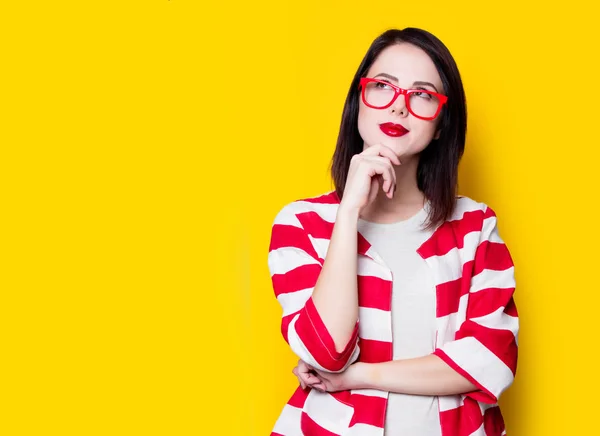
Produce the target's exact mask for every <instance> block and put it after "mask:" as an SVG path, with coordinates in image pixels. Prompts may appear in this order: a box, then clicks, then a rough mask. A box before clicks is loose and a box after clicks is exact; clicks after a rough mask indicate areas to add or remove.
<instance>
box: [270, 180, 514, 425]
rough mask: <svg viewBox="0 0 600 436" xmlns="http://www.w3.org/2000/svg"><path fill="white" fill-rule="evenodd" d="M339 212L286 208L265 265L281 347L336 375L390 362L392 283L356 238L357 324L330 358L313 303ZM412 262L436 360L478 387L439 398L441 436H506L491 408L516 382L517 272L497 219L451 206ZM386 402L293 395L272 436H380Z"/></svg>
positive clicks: (332, 196) (361, 393) (308, 204)
mask: <svg viewBox="0 0 600 436" xmlns="http://www.w3.org/2000/svg"><path fill="white" fill-rule="evenodd" d="M339 203H340V199H339V197H338V196H337V194H336V193H335V191H332V192H329V193H326V194H323V195H321V196H318V197H312V198H307V199H303V200H298V201H294V202H292V203H290V204H287V205H286V206H285V207H283V208H282V209H281V211H280V212H279V213H278V214H277V216H276V218H275V220H274V223H273V227H272V234H271V241H270V247H269V256H268V265H269V270H270V273H271V277H272V283H273V288H274V291H275V295H276V296H277V300H278V301H279V303H280V304H281V306H282V308H283V318H282V323H281V332H282V333H283V337H284V338H285V340H286V341H287V342H288V344H289V345H290V347H291V349H292V350H293V352H294V353H295V354H296V355H297V356H298V357H299V358H300V359H302V360H304V361H305V362H307V363H308V364H310V365H312V366H314V367H316V368H319V369H321V370H324V371H329V372H341V371H343V370H345V369H346V368H347V367H348V366H349V365H351V364H352V363H354V362H355V361H357V360H359V361H361V362H371V363H375V362H386V361H389V360H392V323H391V296H392V273H391V271H390V270H389V269H388V268H387V267H386V266H385V264H384V263H383V261H382V260H381V258H380V256H379V255H378V254H377V253H376V252H375V251H374V250H373V248H372V247H371V245H370V244H369V242H368V241H367V240H366V239H365V238H364V236H363V235H361V234H360V232H358V234H357V237H358V250H357V251H358V253H357V257H358V277H357V279H358V298H359V320H358V322H357V325H356V327H355V330H354V334H353V336H352V338H351V340H350V341H349V343H348V345H347V346H346V348H345V349H344V350H343V351H341V352H338V351H336V349H335V346H334V342H333V339H332V338H331V336H330V334H329V332H328V331H327V328H326V326H325V325H324V323H323V321H322V319H321V318H320V316H319V313H318V312H317V310H316V308H315V305H314V303H313V301H312V298H311V294H312V290H313V289H314V286H315V284H316V281H317V278H318V276H319V272H320V271H321V268H322V265H323V262H324V259H325V256H326V253H327V248H328V244H329V241H330V239H331V234H332V231H333V225H334V222H335V217H336V213H337V209H338V207H339ZM417 252H418V254H419V255H420V256H421V257H422V258H423V259H424V260H425V261H426V263H427V264H428V265H429V266H430V268H431V274H432V275H433V277H434V280H435V283H436V347H435V351H434V354H436V355H437V356H439V357H440V358H441V359H443V360H444V362H446V363H447V364H448V365H450V366H451V367H452V368H454V370H456V371H457V372H459V373H460V374H462V375H463V376H465V377H466V378H467V379H469V380H470V381H471V382H472V383H473V384H474V385H475V386H477V387H478V390H477V391H475V392H472V393H468V394H464V395H451V396H440V397H439V410H440V424H441V433H442V435H443V436H469V435H471V436H501V435H504V434H506V432H505V429H504V420H503V418H502V414H501V412H500V409H499V407H498V403H497V402H498V397H499V396H500V394H501V393H502V392H503V391H504V390H505V389H506V388H508V387H509V386H510V385H511V383H512V382H513V379H514V376H515V373H516V368H517V335H518V330H519V320H518V315H517V309H516V307H515V303H514V300H513V293H514V290H515V279H514V266H513V262H512V259H511V256H510V254H509V251H508V249H507V247H506V245H505V244H504V242H503V240H502V239H501V238H500V236H499V235H498V228H497V222H496V215H495V213H494V211H493V210H492V209H490V208H489V207H488V206H487V205H485V204H483V203H478V202H475V201H474V200H472V199H470V198H468V197H464V196H459V197H457V200H456V208H455V211H454V213H453V215H452V217H451V218H450V219H448V220H447V221H446V222H444V223H443V224H442V225H441V226H438V227H437V228H436V229H435V231H434V232H433V234H432V236H431V237H430V238H429V239H427V240H426V241H425V242H424V243H423V244H422V245H421V246H420V247H419V248H418V250H417ZM387 396H388V392H383V391H378V390H371V389H360V390H352V391H342V392H335V393H321V392H318V391H317V390H314V389H310V388H306V390H303V389H302V388H300V387H298V388H297V390H296V391H295V393H294V394H293V395H292V397H291V398H290V400H289V401H288V403H287V404H286V405H285V406H284V408H283V411H282V413H281V415H280V416H279V419H278V420H277V422H276V424H275V427H274V428H273V432H272V433H271V435H272V436H277V435H283V436H302V435H306V436H336V435H338V436H342V435H343V436H381V435H383V429H384V420H385V411H386V404H387Z"/></svg>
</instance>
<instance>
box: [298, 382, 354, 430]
mask: <svg viewBox="0 0 600 436" xmlns="http://www.w3.org/2000/svg"><path fill="white" fill-rule="evenodd" d="M304 411H305V412H306V414H307V415H308V416H309V417H310V418H311V419H312V420H313V421H315V423H317V424H318V425H319V426H321V427H323V428H324V429H326V430H328V431H330V432H332V433H336V434H339V435H341V434H344V432H346V431H347V429H348V425H349V424H350V420H351V419H352V415H353V414H354V408H353V407H351V406H348V405H346V404H344V403H342V402H341V401H338V400H336V399H335V398H334V397H332V396H331V395H330V394H329V393H327V392H324V393H321V392H318V391H317V390H315V389H312V390H311V391H310V393H309V394H308V398H307V399H306V402H305V403H304Z"/></svg>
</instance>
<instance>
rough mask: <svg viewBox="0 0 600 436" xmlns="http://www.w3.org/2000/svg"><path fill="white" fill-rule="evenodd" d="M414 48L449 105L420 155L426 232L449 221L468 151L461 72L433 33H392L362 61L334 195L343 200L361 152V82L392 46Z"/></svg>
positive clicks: (335, 167) (341, 139)
mask: <svg viewBox="0 0 600 436" xmlns="http://www.w3.org/2000/svg"><path fill="white" fill-rule="evenodd" d="M403 42H406V43H410V44H412V45H415V46H417V47H419V48H420V49H422V50H423V51H424V52H425V53H427V54H428V55H429V57H430V58H431V60H432V61H433V63H434V64H435V67H436V69H437V71H438V74H439V75H440V78H441V79H442V84H443V87H444V93H445V95H447V96H448V103H446V105H444V108H443V109H442V112H441V113H440V115H439V116H440V117H441V118H440V121H439V124H438V129H439V130H441V132H440V136H439V138H438V139H434V140H432V141H431V142H430V143H429V144H428V146H427V147H426V148H425V149H424V150H423V151H422V152H421V156H420V159H419V165H418V168H417V186H418V187H419V189H420V190H421V191H422V192H423V193H424V194H425V196H426V197H427V199H428V200H429V201H430V203H431V210H430V214H429V218H428V225H427V227H429V228H433V227H435V226H437V225H440V224H442V223H443V222H444V221H445V220H446V219H448V218H449V217H450V215H451V214H452V212H453V210H454V206H455V204H456V195H457V192H458V163H459V161H460V158H461V157H462V155H463V152H464V149H465V138H466V133H467V107H466V101H465V92H464V89H463V84H462V80H461V78H460V73H459V71H458V67H457V66H456V63H455V61H454V58H453V57H452V55H451V54H450V51H449V50H448V48H447V47H446V46H445V45H444V44H443V43H442V42H441V41H440V40H439V39H438V38H437V37H436V36H434V35H432V34H431V33H429V32H427V31H425V30H422V29H417V28H411V27H408V28H405V29H402V30H399V29H389V30H387V31H385V32H384V33H382V34H381V35H380V36H378V37H377V39H375V40H374V41H373V43H372V44H371V46H370V47H369V49H368V51H367V53H366V55H365V57H364V58H363V60H362V62H361V64H360V66H359V67H358V70H357V71H356V74H355V75H354V79H353V80H352V83H351V84H350V90H349V91H348V95H347V97H346V102H345V104H344V110H343V112H342V121H341V125H340V132H339V135H338V139H337V145H336V149H335V152H334V154H333V159H332V162H331V175H332V178H333V182H334V185H335V191H336V193H337V195H338V197H339V198H340V199H341V198H342V195H343V192H344V186H345V185H346V178H347V177H348V170H349V168H350V160H351V159H352V156H354V155H355V154H358V153H361V152H362V151H363V142H364V141H363V139H362V138H361V136H360V134H359V132H358V108H359V103H360V102H359V98H360V90H359V86H358V85H359V81H360V78H361V77H365V76H366V74H367V72H368V71H369V68H370V67H371V66H372V65H373V63H374V62H375V59H376V58H377V56H378V55H379V54H380V53H381V52H382V51H383V50H384V49H385V48H387V47H389V46H391V45H393V44H399V43H403Z"/></svg>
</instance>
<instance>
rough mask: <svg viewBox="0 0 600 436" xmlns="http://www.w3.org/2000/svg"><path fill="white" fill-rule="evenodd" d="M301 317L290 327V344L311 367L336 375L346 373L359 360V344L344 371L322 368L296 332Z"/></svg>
mask: <svg viewBox="0 0 600 436" xmlns="http://www.w3.org/2000/svg"><path fill="white" fill-rule="evenodd" d="M299 317H300V314H298V315H296V316H295V317H294V318H293V319H292V321H291V322H290V324H289V326H288V342H289V343H290V348H291V349H292V351H293V352H294V353H295V354H296V356H298V358H300V359H302V360H304V361H305V362H306V363H308V364H309V365H311V366H313V367H314V368H316V369H319V370H321V371H325V372H336V373H339V372H343V371H345V370H346V368H348V367H349V366H350V365H352V364H353V363H354V362H356V361H357V360H358V355H359V354H360V347H359V346H358V344H356V346H355V348H354V351H353V352H352V356H350V359H349V360H348V362H347V363H346V365H344V367H343V368H342V369H340V370H339V371H330V370H329V369H327V368H324V367H323V366H321V365H320V364H319V363H318V362H317V361H316V360H315V358H314V357H313V355H312V354H311V353H310V351H308V348H306V345H304V343H303V342H302V339H300V336H298V332H296V321H298V318H299Z"/></svg>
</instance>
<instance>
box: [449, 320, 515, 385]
mask: <svg viewBox="0 0 600 436" xmlns="http://www.w3.org/2000/svg"><path fill="white" fill-rule="evenodd" d="M468 336H473V337H475V339H477V340H478V341H479V342H481V344H482V345H483V346H484V347H485V348H487V349H488V350H490V351H491V352H492V353H493V354H494V355H495V356H496V357H498V359H500V360H501V361H502V362H504V364H505V365H506V366H508V367H509V368H510V370H511V371H512V373H513V375H514V374H515V373H516V371H517V355H518V349H517V343H516V341H515V335H513V333H512V332H511V331H510V330H501V329H491V328H488V327H484V326H482V325H480V324H477V323H476V322H474V321H471V320H467V321H465V322H464V323H462V325H461V326H460V329H459V330H458V332H456V339H457V340H458V339H462V338H464V337H468Z"/></svg>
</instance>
